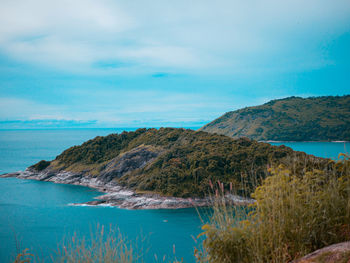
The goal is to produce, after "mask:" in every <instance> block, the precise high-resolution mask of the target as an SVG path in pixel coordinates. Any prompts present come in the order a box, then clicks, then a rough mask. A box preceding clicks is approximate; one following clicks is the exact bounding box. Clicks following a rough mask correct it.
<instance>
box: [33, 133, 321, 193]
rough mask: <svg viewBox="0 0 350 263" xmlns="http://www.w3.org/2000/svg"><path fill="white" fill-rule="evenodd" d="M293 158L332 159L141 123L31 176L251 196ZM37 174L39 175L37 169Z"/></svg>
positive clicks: (297, 163) (306, 161) (300, 164)
mask: <svg viewBox="0 0 350 263" xmlns="http://www.w3.org/2000/svg"><path fill="white" fill-rule="evenodd" d="M290 162H293V169H295V171H296V172H298V170H301V169H305V168H308V167H309V168H310V167H311V168H315V167H318V168H320V169H322V168H324V167H325V166H326V165H327V160H325V159H322V158H316V157H314V156H310V155H306V154H305V153H302V152H295V151H293V150H292V149H290V148H288V147H285V146H280V147H276V146H271V145H270V144H267V143H259V142H256V141H253V140H250V139H247V138H241V139H237V140H234V139H232V138H229V137H227V136H223V135H217V134H209V133H206V132H196V131H192V130H185V129H173V128H161V129H159V130H157V129H139V130H137V131H135V132H124V133H122V134H111V135H108V136H105V137H96V138H95V139H93V140H90V141H87V142H85V143H84V144H82V145H80V146H74V147H71V148H69V149H67V150H66V151H64V152H63V153H62V154H61V155H59V156H57V157H56V159H55V160H53V161H51V162H47V161H41V162H39V163H37V164H35V165H33V166H31V167H29V168H28V171H27V172H30V173H32V174H31V175H30V176H35V174H37V179H39V180H47V181H54V182H59V183H73V184H81V185H87V186H92V187H99V188H100V189H102V190H103V189H104V188H106V189H108V187H109V186H113V187H116V186H118V187H124V188H126V189H130V190H133V191H135V192H138V193H152V194H158V195H162V196H172V197H181V198H187V197H191V198H194V197H199V198H203V197H205V196H207V195H208V193H209V192H210V191H212V190H211V189H210V182H214V183H216V182H218V181H220V182H221V183H223V186H224V188H226V189H228V188H229V187H230V186H232V187H233V188H234V190H235V192H236V193H238V194H239V195H242V196H247V195H248V196H249V194H250V193H251V192H252V191H254V187H255V186H256V184H258V183H259V182H260V180H262V178H264V177H265V176H266V175H267V174H268V172H267V168H268V165H272V164H281V163H284V164H285V165H288V164H289V163H290ZM33 174H34V175H33Z"/></svg>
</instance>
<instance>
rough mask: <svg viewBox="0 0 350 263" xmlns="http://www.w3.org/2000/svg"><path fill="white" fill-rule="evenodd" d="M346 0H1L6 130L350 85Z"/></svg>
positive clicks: (212, 106)
mask: <svg viewBox="0 0 350 263" xmlns="http://www.w3.org/2000/svg"><path fill="white" fill-rule="evenodd" d="M349 47H350V1H348V0H337V1H334V0H309V1H300V0H293V1H292V0H285V1H280V0H259V1H258V0H250V1H239V0H230V1H222V0H218V1H206V0H198V1H188V0H187V1H182V0H178V1H164V0H163V1H160V0H159V1H158V0H152V1H149V0H142V1H141V0H134V1H127V0H123V1H117V0H113V1H112V0H98V1H97V0H75V1H69V0H61V1H51V0H31V1H29V0H2V1H1V2H0V128H26V127H30V128H47V127H49V128H50V127H52V128H55V127H75V128H76V127H141V126H142V127H143V126H147V127H151V126H154V127H159V126H176V127H180V126H183V127H191V126H201V125H202V124H205V123H207V122H209V121H211V120H213V119H214V118H216V117H218V116H220V115H222V114H223V113H225V112H227V111H230V110H235V109H238V108H241V107H245V106H252V105H258V104H261V103H264V102H267V101H269V100H271V99H276V98H283V97H287V96H303V97H307V96H321V95H344V94H349V93H350V77H349V76H350V48H349Z"/></svg>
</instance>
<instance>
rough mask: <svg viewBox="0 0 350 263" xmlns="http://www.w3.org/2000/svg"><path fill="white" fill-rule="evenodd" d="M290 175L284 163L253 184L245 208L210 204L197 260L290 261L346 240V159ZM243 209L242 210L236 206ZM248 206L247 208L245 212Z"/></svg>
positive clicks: (349, 203) (349, 233)
mask: <svg viewBox="0 0 350 263" xmlns="http://www.w3.org/2000/svg"><path fill="white" fill-rule="evenodd" d="M343 158H344V159H342V160H341V161H338V162H332V161H331V163H330V167H329V169H327V170H318V169H312V170H308V171H305V173H304V174H303V175H302V176H300V175H295V174H293V172H292V171H291V170H289V169H287V168H285V166H284V165H280V166H278V167H276V168H271V169H270V173H271V176H270V177H267V178H266V179H265V180H264V182H263V184H262V185H261V186H259V187H257V188H256V190H255V192H254V194H253V195H252V196H253V197H254V198H255V199H256V202H255V203H254V204H252V205H251V206H250V207H249V208H246V209H247V210H245V209H243V208H239V209H237V208H234V207H230V206H225V205H224V203H222V202H219V203H217V205H216V206H215V209H214V210H215V211H214V215H213V218H212V221H211V222H210V223H209V224H205V225H204V226H203V230H204V232H203V234H202V235H204V236H205V237H206V239H205V240H204V243H203V247H204V251H202V252H198V251H197V253H196V256H197V258H198V259H199V261H201V262H220V263H225V262H247V263H248V262H249V263H254V262H276V263H281V262H291V261H292V260H294V259H297V258H300V257H301V256H303V255H305V254H308V253H310V252H312V251H315V250H317V249H319V248H322V247H325V246H327V245H330V244H334V243H339V242H343V241H349V240H350V160H349V158H348V157H347V156H343ZM242 211H243V212H242ZM245 211H249V213H248V214H247V213H245Z"/></svg>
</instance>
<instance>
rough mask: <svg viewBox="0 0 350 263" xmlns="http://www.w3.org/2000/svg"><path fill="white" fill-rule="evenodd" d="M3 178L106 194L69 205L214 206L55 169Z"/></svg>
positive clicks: (237, 199)
mask: <svg viewBox="0 0 350 263" xmlns="http://www.w3.org/2000/svg"><path fill="white" fill-rule="evenodd" d="M0 177H2V178H7V177H16V178H20V179H31V180H38V181H46V182H53V183H59V184H72V185H81V186H86V187H90V188H94V189H96V190H98V191H99V192H102V193H104V194H102V195H100V196H97V197H95V200H92V201H89V202H86V203H72V204H70V205H83V206H115V207H119V208H125V209H178V208H189V207H203V206H210V205H212V200H211V199H210V198H179V197H168V196H161V195H158V194H152V193H150V194H139V193H136V192H134V191H132V190H130V189H126V188H123V187H121V186H120V185H118V184H116V183H115V182H113V181H110V182H108V183H106V182H104V181H103V180H100V179H99V177H91V176H86V175H83V174H75V173H72V172H67V171H59V172H53V171H48V170H45V171H43V172H34V171H31V170H30V169H26V170H25V171H19V172H15V173H7V174H2V175H0ZM226 198H227V200H228V201H229V202H231V203H233V204H235V205H246V204H250V203H253V202H254V200H252V199H247V198H243V197H241V196H237V195H231V194H230V195H226Z"/></svg>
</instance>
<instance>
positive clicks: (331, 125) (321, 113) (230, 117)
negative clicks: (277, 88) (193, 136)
mask: <svg viewBox="0 0 350 263" xmlns="http://www.w3.org/2000/svg"><path fill="white" fill-rule="evenodd" d="M200 130H202V131H206V132H210V133H217V134H224V135H227V136H230V137H233V138H239V137H248V138H251V139H255V140H276V141H333V140H344V141H350V95H347V96H336V97H333V96H326V97H310V98H300V97H289V98H285V99H279V100H272V101H270V102H268V103H265V104H263V105H260V106H255V107H247V108H244V109H239V110H236V111H230V112H227V113H225V114H224V115H222V116H221V117H219V118H217V119H215V120H214V121H212V122H210V123H209V124H207V125H205V126H203V127H202V128H201V129H200Z"/></svg>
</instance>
